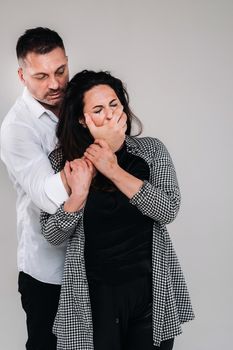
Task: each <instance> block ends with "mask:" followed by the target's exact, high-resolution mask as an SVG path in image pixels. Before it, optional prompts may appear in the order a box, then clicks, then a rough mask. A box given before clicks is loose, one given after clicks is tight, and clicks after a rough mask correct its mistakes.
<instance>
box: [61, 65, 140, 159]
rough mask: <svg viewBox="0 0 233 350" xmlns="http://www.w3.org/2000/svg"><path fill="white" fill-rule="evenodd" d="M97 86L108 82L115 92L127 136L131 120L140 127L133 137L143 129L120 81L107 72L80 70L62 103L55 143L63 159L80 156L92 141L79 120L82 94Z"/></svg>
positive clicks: (81, 116)
mask: <svg viewBox="0 0 233 350" xmlns="http://www.w3.org/2000/svg"><path fill="white" fill-rule="evenodd" d="M97 85H108V86H110V87H111V88H112V89H113V90H114V91H115V93H116V95H117V97H118V98H119V100H120V102H121V104H122V106H123V108H124V109H123V110H124V112H125V113H126V115H127V130H126V134H127V135H130V133H131V125H132V122H133V121H134V122H136V124H137V125H138V129H139V131H138V133H137V135H135V136H138V135H140V133H141V132H142V123H141V122H140V120H139V119H138V118H137V117H136V116H135V115H134V113H133V112H132V111H131V109H130V107H129V96H128V93H127V91H126V88H125V87H124V85H123V83H122V81H121V80H120V79H117V78H115V77H113V76H112V75H111V74H110V73H109V72H104V71H100V72H94V71H89V70H83V71H82V72H80V73H77V74H76V75H75V76H74V77H73V78H72V79H71V80H70V82H69V83H68V85H67V89H66V93H65V97H64V100H63V103H62V106H61V111H60V116H59V122H58V126H57V138H58V146H59V147H61V149H62V152H63V157H64V162H65V161H66V160H69V161H70V160H73V159H75V158H80V157H82V156H83V153H84V152H85V150H86V148H87V147H88V146H89V145H90V144H91V143H93V141H94V140H93V137H92V135H91V134H90V132H89V130H88V128H85V127H84V126H83V125H82V124H80V123H79V121H80V120H82V119H84V120H85V118H84V114H83V108H84V94H85V92H87V91H88V90H90V89H91V88H93V87H94V86H97Z"/></svg>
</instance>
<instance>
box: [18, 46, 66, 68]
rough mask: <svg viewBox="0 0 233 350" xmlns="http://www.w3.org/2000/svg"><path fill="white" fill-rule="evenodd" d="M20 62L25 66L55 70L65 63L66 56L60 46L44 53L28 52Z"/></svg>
mask: <svg viewBox="0 0 233 350" xmlns="http://www.w3.org/2000/svg"><path fill="white" fill-rule="evenodd" d="M22 63H23V65H24V66H25V67H26V68H31V69H36V70H37V69H44V70H56V69H58V68H59V67H60V66H62V65H66V64H67V56H66V54H65V51H64V50H63V49H61V48H56V49H54V50H52V51H50V52H47V53H45V54H40V53H36V52H29V53H28V54H27V55H26V57H25V58H24V59H23V62H22Z"/></svg>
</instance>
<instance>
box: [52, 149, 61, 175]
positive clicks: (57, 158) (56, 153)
mask: <svg viewBox="0 0 233 350" xmlns="http://www.w3.org/2000/svg"><path fill="white" fill-rule="evenodd" d="M48 158H49V160H50V163H51V165H52V168H53V170H54V171H55V172H59V171H60V170H61V169H62V168H63V152H62V149H61V148H60V147H59V148H55V149H54V150H53V151H52V152H51V153H50V154H49V155H48Z"/></svg>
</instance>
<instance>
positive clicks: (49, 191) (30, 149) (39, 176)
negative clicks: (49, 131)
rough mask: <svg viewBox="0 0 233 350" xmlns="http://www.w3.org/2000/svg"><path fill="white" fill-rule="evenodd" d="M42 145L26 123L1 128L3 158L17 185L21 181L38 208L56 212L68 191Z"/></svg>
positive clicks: (20, 183) (66, 196)
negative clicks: (55, 172)
mask: <svg viewBox="0 0 233 350" xmlns="http://www.w3.org/2000/svg"><path fill="white" fill-rule="evenodd" d="M42 146H43V145H41V140H40V138H39V136H38V135H37V134H36V132H35V130H34V129H32V128H30V127H29V126H28V125H26V124H25V125H24V124H19V123H18V124H17V123H14V124H11V125H7V126H6V127H4V128H2V129H1V158H2V160H3V162H4V163H5V164H6V167H7V169H8V172H9V174H10V176H11V177H12V180H13V182H14V184H15V186H16V187H17V184H19V185H20V186H21V187H22V188H23V190H24V191H25V192H26V193H27V194H28V196H29V197H30V198H31V200H32V201H33V202H34V204H35V205H36V206H37V207H38V208H40V209H42V210H44V211H46V212H48V213H50V214H52V213H55V211H56V210H57V208H58V207H59V206H60V205H61V204H62V203H63V202H64V201H65V200H66V199H67V198H68V194H67V193H66V190H65V188H64V186H63V183H62V180H61V177H60V173H58V174H54V171H53V169H52V166H51V164H50V161H49V159H48V156H47V155H46V153H45V152H44V150H43V147H42Z"/></svg>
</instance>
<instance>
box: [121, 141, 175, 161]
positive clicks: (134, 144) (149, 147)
mask: <svg viewBox="0 0 233 350" xmlns="http://www.w3.org/2000/svg"><path fill="white" fill-rule="evenodd" d="M126 145H127V148H128V149H132V150H133V149H137V150H138V151H141V152H142V153H144V152H147V154H148V155H151V156H155V155H156V156H157V157H165V156H169V153H168V151H167V148H166V146H165V145H164V143H163V142H162V141H161V140H159V139H158V138H155V137H149V136H147V137H136V136H127V137H126Z"/></svg>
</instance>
